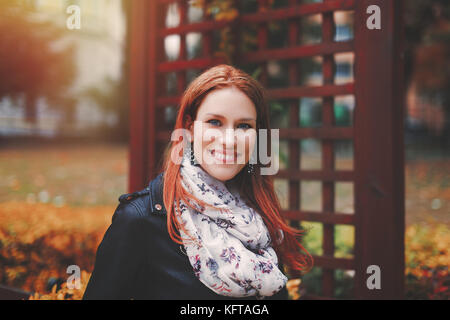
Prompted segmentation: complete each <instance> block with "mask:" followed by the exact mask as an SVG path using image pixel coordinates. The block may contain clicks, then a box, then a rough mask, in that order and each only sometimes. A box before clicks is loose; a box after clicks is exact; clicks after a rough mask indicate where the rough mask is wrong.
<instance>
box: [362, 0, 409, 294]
mask: <svg viewBox="0 0 450 320" xmlns="http://www.w3.org/2000/svg"><path fill="white" fill-rule="evenodd" d="M369 5H378V6H379V7H380V9H381V30H369V29H368V28H366V27H365V25H366V19H367V16H368V15H367V14H366V8H367V7H368V6H369ZM402 13H403V2H402V1H381V0H370V1H368V0H359V1H357V2H356V16H355V26H357V27H356V28H355V45H356V52H355V63H356V65H355V99H356V108H355V122H354V127H355V132H357V133H358V134H357V135H355V139H354V155H355V162H354V168H355V172H357V175H356V180H355V188H354V189H355V219H356V228H355V257H356V270H355V271H356V274H355V282H354V284H355V296H356V297H357V298H359V299H399V298H402V297H403V292H404V272H405V268H404V259H405V256H404V224H405V220H404V218H405V216H404V215H405V209H404V199H405V198H404V145H403V114H404V101H403V97H404V88H403V85H402V83H403V79H402V65H403V56H402V46H401V45H402ZM370 265H378V266H379V267H380V269H381V289H379V290H377V289H374V290H369V289H368V288H367V286H366V280H367V277H368V274H367V273H366V271H367V267H368V266H370Z"/></svg>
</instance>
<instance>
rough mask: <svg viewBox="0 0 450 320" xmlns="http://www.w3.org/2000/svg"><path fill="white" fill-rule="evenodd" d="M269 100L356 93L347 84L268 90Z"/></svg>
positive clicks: (167, 100) (164, 99)
mask: <svg viewBox="0 0 450 320" xmlns="http://www.w3.org/2000/svg"><path fill="white" fill-rule="evenodd" d="M191 61H192V60H191ZM266 92H267V96H268V97H269V99H293V98H301V97H323V96H335V95H348V94H353V93H354V84H353V83H346V84H340V85H323V86H307V87H306V86H296V87H295V86H293V87H287V88H280V89H268V90H266ZM180 99H181V97H179V96H161V97H158V98H157V104H158V105H159V106H166V105H173V104H178V103H179V101H180Z"/></svg>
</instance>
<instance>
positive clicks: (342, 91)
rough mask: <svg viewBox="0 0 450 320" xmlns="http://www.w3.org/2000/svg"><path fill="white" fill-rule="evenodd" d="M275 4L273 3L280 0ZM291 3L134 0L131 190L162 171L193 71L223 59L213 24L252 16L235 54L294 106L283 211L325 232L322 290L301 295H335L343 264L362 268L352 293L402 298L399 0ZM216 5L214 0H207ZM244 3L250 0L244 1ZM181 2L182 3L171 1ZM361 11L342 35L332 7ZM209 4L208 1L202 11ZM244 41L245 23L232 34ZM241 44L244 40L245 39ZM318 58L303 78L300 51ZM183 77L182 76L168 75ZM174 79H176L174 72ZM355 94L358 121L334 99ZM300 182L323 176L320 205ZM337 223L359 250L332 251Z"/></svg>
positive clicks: (286, 135)
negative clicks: (274, 34) (279, 75)
mask: <svg viewBox="0 0 450 320" xmlns="http://www.w3.org/2000/svg"><path fill="white" fill-rule="evenodd" d="M275 2H276V1H275ZM304 2H305V3H303V2H302V1H297V0H287V1H284V3H285V6H284V7H279V8H272V7H271V6H270V2H269V1H266V0H258V1H257V6H258V8H257V10H256V11H255V12H252V13H242V14H240V15H239V17H238V18H237V19H235V20H233V21H231V22H227V21H214V20H213V19H212V18H211V17H209V16H206V15H204V16H203V18H202V20H201V21H197V22H189V21H188V14H187V12H188V6H189V4H188V2H187V1H182V0H178V1H176V0H171V1H170V0H155V1H146V0H134V1H133V10H132V33H131V35H132V46H131V47H132V49H131V50H132V53H131V78H130V85H131V92H130V94H131V96H130V102H131V103H130V107H131V116H130V118H131V142H130V180H129V181H130V183H129V189H130V191H133V190H138V189H140V188H142V187H143V186H145V185H146V184H147V183H148V181H149V180H150V179H152V178H153V177H154V176H155V175H156V173H157V171H156V170H157V168H158V165H159V161H160V160H161V158H162V153H163V150H164V147H165V146H166V144H167V142H168V141H169V139H170V133H171V130H172V128H173V123H171V120H170V119H171V117H173V115H174V112H175V110H176V106H177V104H178V103H179V100H180V96H181V94H182V93H183V91H184V89H185V88H186V86H187V84H188V81H189V77H192V75H194V76H195V74H198V73H200V72H201V71H203V70H205V69H206V68H209V67H212V66H214V65H217V64H220V63H226V61H225V59H224V58H222V57H218V56H216V55H214V49H213V42H214V39H213V38H214V37H213V35H214V32H217V31H219V30H221V29H223V28H224V27H227V26H231V27H233V28H234V29H233V30H235V31H236V30H237V31H239V30H240V29H239V28H244V27H248V26H253V27H255V29H256V30H257V37H256V38H257V44H258V48H257V50H253V51H246V52H243V51H237V52H235V56H234V58H235V61H237V62H238V65H237V66H238V67H242V68H244V67H245V66H246V65H257V66H258V67H259V68H260V70H261V73H260V77H259V80H260V81H261V82H262V83H263V84H264V85H265V86H266V87H267V88H268V94H269V98H270V99H271V100H283V101H285V102H286V103H287V104H286V105H287V108H288V109H289V110H288V115H289V117H288V126H287V127H285V128H281V129H280V139H282V140H287V143H288V147H289V148H288V149H289V157H288V158H289V160H288V163H289V167H287V168H284V169H281V170H280V171H279V172H278V174H277V176H276V178H277V179H284V180H286V181H288V194H287V199H288V208H286V209H285V210H283V215H284V217H285V218H286V219H289V220H290V221H293V222H294V223H295V222H297V225H298V223H299V222H301V221H311V222H316V223H320V224H321V225H322V226H323V228H322V231H323V232H322V233H323V238H322V254H321V255H316V256H315V257H314V258H315V267H316V268H320V269H321V283H322V286H321V290H320V293H318V294H317V295H312V294H307V295H306V296H305V297H304V298H333V297H334V296H335V290H336V283H335V271H336V270H338V269H341V270H350V271H354V277H353V291H352V295H351V297H352V298H356V299H358V298H401V297H402V295H403V281H404V280H403V274H404V244H403V235H404V204H403V201H404V173H403V140H402V138H403V123H402V121H403V87H402V77H401V75H402V70H401V62H402V55H401V50H402V48H401V39H402V37H401V27H402V25H401V12H402V8H401V5H402V2H401V1H382V0H372V1H367V0H323V1H322V2H313V1H307V2H308V3H306V1H304ZM174 3H176V4H177V8H178V11H177V12H178V17H177V20H179V21H178V23H177V25H176V26H169V27H168V26H166V17H167V10H169V8H170V6H171V5H173V4H174ZM204 3H205V4H207V1H204ZM237 3H242V2H240V1H238V2H237ZM370 5H377V6H379V8H380V9H381V29H380V30H369V29H368V28H366V19H367V18H368V16H369V14H368V13H367V12H366V10H367V7H368V6H370ZM171 8H172V9H173V7H171ZM336 11H346V12H352V13H353V17H354V25H353V29H354V38H352V39H348V40H345V41H336V40H335V34H336V22H335V12H336ZM203 12H205V10H203ZM312 15H316V16H317V15H319V16H320V18H321V41H320V43H313V44H298V38H299V35H301V34H302V29H301V24H299V23H298V21H299V20H300V19H302V18H305V17H308V16H312ZM281 21H287V32H288V35H287V39H288V40H287V44H286V45H285V46H283V47H278V48H269V42H268V24H269V23H271V22H281ZM190 33H200V34H201V35H202V49H201V52H200V53H199V54H197V56H195V57H188V54H187V46H186V41H187V37H188V35H189V34H190ZM235 34H236V35H237V36H236V38H235V39H236V40H235V41H240V40H239V39H240V37H239V32H235ZM174 35H175V36H177V39H178V40H177V43H178V44H179V50H178V51H179V52H178V55H177V57H176V58H173V59H172V60H169V59H168V58H167V56H166V53H165V52H164V46H165V40H167V39H168V37H170V36H174ZM238 44H239V43H237V44H236V47H237V48H239V45H238ZM340 53H353V56H354V61H355V63H354V70H355V71H354V75H353V78H352V79H353V80H352V81H350V82H347V83H343V84H342V83H339V84H337V83H336V81H335V80H336V62H335V56H336V54H340ZM310 57H321V61H322V84H321V85H314V86H311V85H304V84H300V78H301V73H302V70H301V68H298V61H299V59H302V58H310ZM273 60H276V61H286V63H287V66H288V68H287V77H288V83H287V84H286V86H284V87H281V88H280V87H277V88H271V87H270V86H269V85H268V78H269V75H268V74H269V72H268V63H269V61H273ZM170 77H172V79H173V78H176V81H175V83H176V86H175V87H173V88H171V87H169V86H168V83H169V82H170V81H168V79H169V78H170ZM172 82H173V81H172ZM337 96H353V97H354V101H355V108H354V112H353V119H352V123H351V126H337V125H336V123H335V111H334V108H335V99H336V97H337ZM303 98H318V99H321V110H322V113H321V125H320V127H302V126H301V125H300V120H299V119H300V110H299V109H300V108H299V100H300V99H303ZM311 138H312V139H316V140H319V141H320V143H321V164H322V167H321V168H320V169H318V170H305V169H301V164H300V159H301V148H300V144H299V142H300V141H301V140H302V139H311ZM338 140H351V141H352V144H353V150H354V151H353V168H352V169H351V170H338V169H336V165H335V163H336V159H335V142H336V141H338ZM302 181H319V182H320V183H321V202H322V203H321V207H322V210H320V211H308V210H301V201H300V200H301V199H300V196H299V195H300V194H301V192H302V190H301V189H302V188H301V182H302ZM342 182H346V183H351V184H352V185H353V190H354V192H353V198H354V212H353V214H348V213H342V212H336V203H335V202H336V184H337V183H342ZM337 225H350V226H353V228H354V231H355V238H354V243H355V245H354V250H353V252H352V257H351V258H339V257H336V256H335V251H336V244H335V232H336V229H335V228H336V226H337ZM370 265H377V266H379V267H380V270H381V274H380V276H381V289H369V288H368V287H367V284H366V280H367V278H368V277H369V276H370V275H369V274H367V267H368V266H370Z"/></svg>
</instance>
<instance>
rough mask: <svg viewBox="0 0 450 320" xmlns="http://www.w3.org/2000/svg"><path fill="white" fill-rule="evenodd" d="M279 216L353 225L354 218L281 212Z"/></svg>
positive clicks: (312, 213) (345, 215) (335, 214)
mask: <svg viewBox="0 0 450 320" xmlns="http://www.w3.org/2000/svg"><path fill="white" fill-rule="evenodd" d="M281 214H282V216H283V217H284V218H286V219H289V220H303V221H314V222H323V223H330V224H348V225H354V224H355V219H354V216H353V215H352V214H345V213H335V212H327V211H323V212H313V211H299V210H283V211H282V212H281Z"/></svg>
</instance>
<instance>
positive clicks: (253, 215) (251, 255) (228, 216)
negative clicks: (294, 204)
mask: <svg viewBox="0 0 450 320" xmlns="http://www.w3.org/2000/svg"><path fill="white" fill-rule="evenodd" d="M259 129H268V130H270V126H269V112H268V106H267V102H266V99H265V96H264V90H263V88H262V87H261V86H260V84H259V83H258V82H257V81H255V80H254V79H253V78H252V77H250V76H249V75H248V74H246V73H244V72H243V71H241V70H238V69H236V68H234V67H231V66H228V65H219V66H216V67H213V68H211V69H209V70H207V71H205V72H204V73H203V74H201V75H200V76H199V77H198V78H196V79H195V80H194V81H192V83H191V84H190V85H189V87H188V88H187V90H186V91H185V93H184V95H183V97H182V100H181V104H180V108H179V111H178V116H177V120H176V124H175V131H174V133H177V134H178V135H177V134H173V135H172V137H175V139H172V140H174V141H171V143H170V144H169V147H168V149H167V151H166V154H165V159H164V165H163V170H162V172H161V173H160V174H159V175H158V176H157V177H156V178H155V179H154V180H152V181H151V182H150V184H149V186H148V187H147V188H146V189H144V190H141V191H138V192H135V193H132V194H125V195H122V196H121V197H120V198H119V200H120V202H121V203H120V204H119V206H118V207H117V209H116V212H115V213H114V216H113V219H112V224H111V226H110V227H109V229H108V230H107V232H106V234H105V236H104V238H103V240H102V242H101V244H100V246H99V248H98V251H97V256H96V262H95V267H94V271H93V273H92V276H91V278H90V280H89V283H88V286H87V288H86V291H85V294H84V297H83V298H84V299H236V298H238V299H255V298H256V299H263V298H266V299H287V290H286V287H285V285H286V281H287V277H286V276H285V275H284V273H283V272H284V270H283V269H284V268H283V265H285V266H286V267H288V269H289V270H291V271H293V272H296V271H307V270H309V269H310V268H311V266H312V258H311V256H310V255H309V253H308V252H307V251H306V250H305V249H304V248H303V247H302V246H301V244H300V243H299V241H298V239H299V236H300V235H301V233H300V232H299V231H298V230H295V229H293V228H291V227H289V226H288V225H287V224H286V223H285V221H284V220H283V218H282V217H281V216H280V205H279V201H278V199H277V196H276V194H275V192H274V189H273V184H272V177H271V176H270V175H264V174H262V170H263V169H264V168H263V167H264V166H263V165H262V164H260V163H259V162H258V161H256V163H253V162H254V161H250V159H251V156H252V154H254V151H255V150H256V149H255V148H256V146H258V147H261V146H260V144H259V137H258V132H259V131H258V130H259ZM180 133H181V134H180ZM268 136H270V135H268ZM178 138H183V139H178ZM269 144H270V140H269V141H268V142H267V146H263V147H267V149H268V150H270V145H269ZM252 159H254V158H252Z"/></svg>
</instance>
